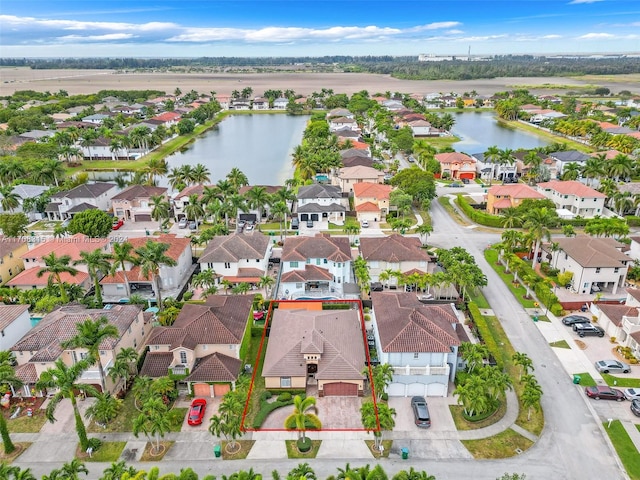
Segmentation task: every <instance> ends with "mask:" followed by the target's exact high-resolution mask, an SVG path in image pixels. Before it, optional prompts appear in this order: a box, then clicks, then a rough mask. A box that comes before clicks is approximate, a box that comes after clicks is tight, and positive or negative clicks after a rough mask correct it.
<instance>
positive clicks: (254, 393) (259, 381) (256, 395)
mask: <svg viewBox="0 0 640 480" xmlns="http://www.w3.org/2000/svg"><path fill="white" fill-rule="evenodd" d="M260 340H261V338H260V337H252V338H251V348H249V352H248V353H247V356H246V357H245V362H244V363H245V364H252V365H256V363H255V362H256V360H257V367H256V368H257V372H256V374H255V381H254V382H253V388H252V390H251V397H250V398H249V408H248V409H247V416H246V417H245V419H244V425H245V426H251V425H253V419H254V417H255V415H256V414H257V413H258V411H259V410H260V395H261V394H262V392H264V391H265V386H264V377H263V376H262V365H263V363H264V354H265V352H266V350H267V343H268V338H266V337H265V339H264V345H263V347H262V352H261V355H260V358H259V359H258V350H259V348H260Z"/></svg>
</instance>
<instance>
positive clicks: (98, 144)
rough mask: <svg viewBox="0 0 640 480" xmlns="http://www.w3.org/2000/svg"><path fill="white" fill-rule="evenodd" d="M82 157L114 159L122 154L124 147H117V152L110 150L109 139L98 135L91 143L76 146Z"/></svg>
mask: <svg viewBox="0 0 640 480" xmlns="http://www.w3.org/2000/svg"><path fill="white" fill-rule="evenodd" d="M78 148H79V149H80V152H81V153H82V157H83V158H85V159H89V160H100V159H114V158H119V157H121V156H122V157H123V156H124V153H123V152H124V151H125V149H124V148H119V149H118V151H117V152H114V151H111V139H109V138H106V137H98V138H96V139H95V140H93V141H92V142H91V145H80V146H79V147H78Z"/></svg>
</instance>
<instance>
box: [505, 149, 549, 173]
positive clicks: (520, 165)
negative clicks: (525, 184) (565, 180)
mask: <svg viewBox="0 0 640 480" xmlns="http://www.w3.org/2000/svg"><path fill="white" fill-rule="evenodd" d="M528 153H529V152H527V151H526V150H520V151H517V152H513V154H512V155H513V158H515V160H516V172H517V175H518V176H519V177H525V176H527V175H528V174H529V172H530V171H531V168H532V165H531V164H530V163H529V162H528V161H527V162H525V159H524V157H525V156H526V155H527V154H528ZM536 156H537V157H538V158H539V160H540V171H539V172H538V173H537V174H536V176H537V177H538V180H540V179H551V178H557V177H558V167H557V164H558V163H559V162H557V161H556V160H555V159H553V158H551V157H549V156H547V155H545V154H543V153H540V152H536Z"/></svg>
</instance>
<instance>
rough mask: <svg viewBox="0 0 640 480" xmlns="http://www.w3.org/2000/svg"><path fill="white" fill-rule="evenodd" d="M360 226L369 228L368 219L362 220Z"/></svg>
mask: <svg viewBox="0 0 640 480" xmlns="http://www.w3.org/2000/svg"><path fill="white" fill-rule="evenodd" d="M361 225H362V228H369V221H368V220H362V223H361Z"/></svg>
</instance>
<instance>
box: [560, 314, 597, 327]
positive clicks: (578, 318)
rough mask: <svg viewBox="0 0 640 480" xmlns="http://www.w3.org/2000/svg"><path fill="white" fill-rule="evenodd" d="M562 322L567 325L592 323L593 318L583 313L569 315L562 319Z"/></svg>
mask: <svg viewBox="0 0 640 480" xmlns="http://www.w3.org/2000/svg"><path fill="white" fill-rule="evenodd" d="M562 323H564V324H565V325H575V324H576V323H591V320H589V319H588V318H587V317H583V316H582V315H569V316H568V317H564V318H563V319H562Z"/></svg>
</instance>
